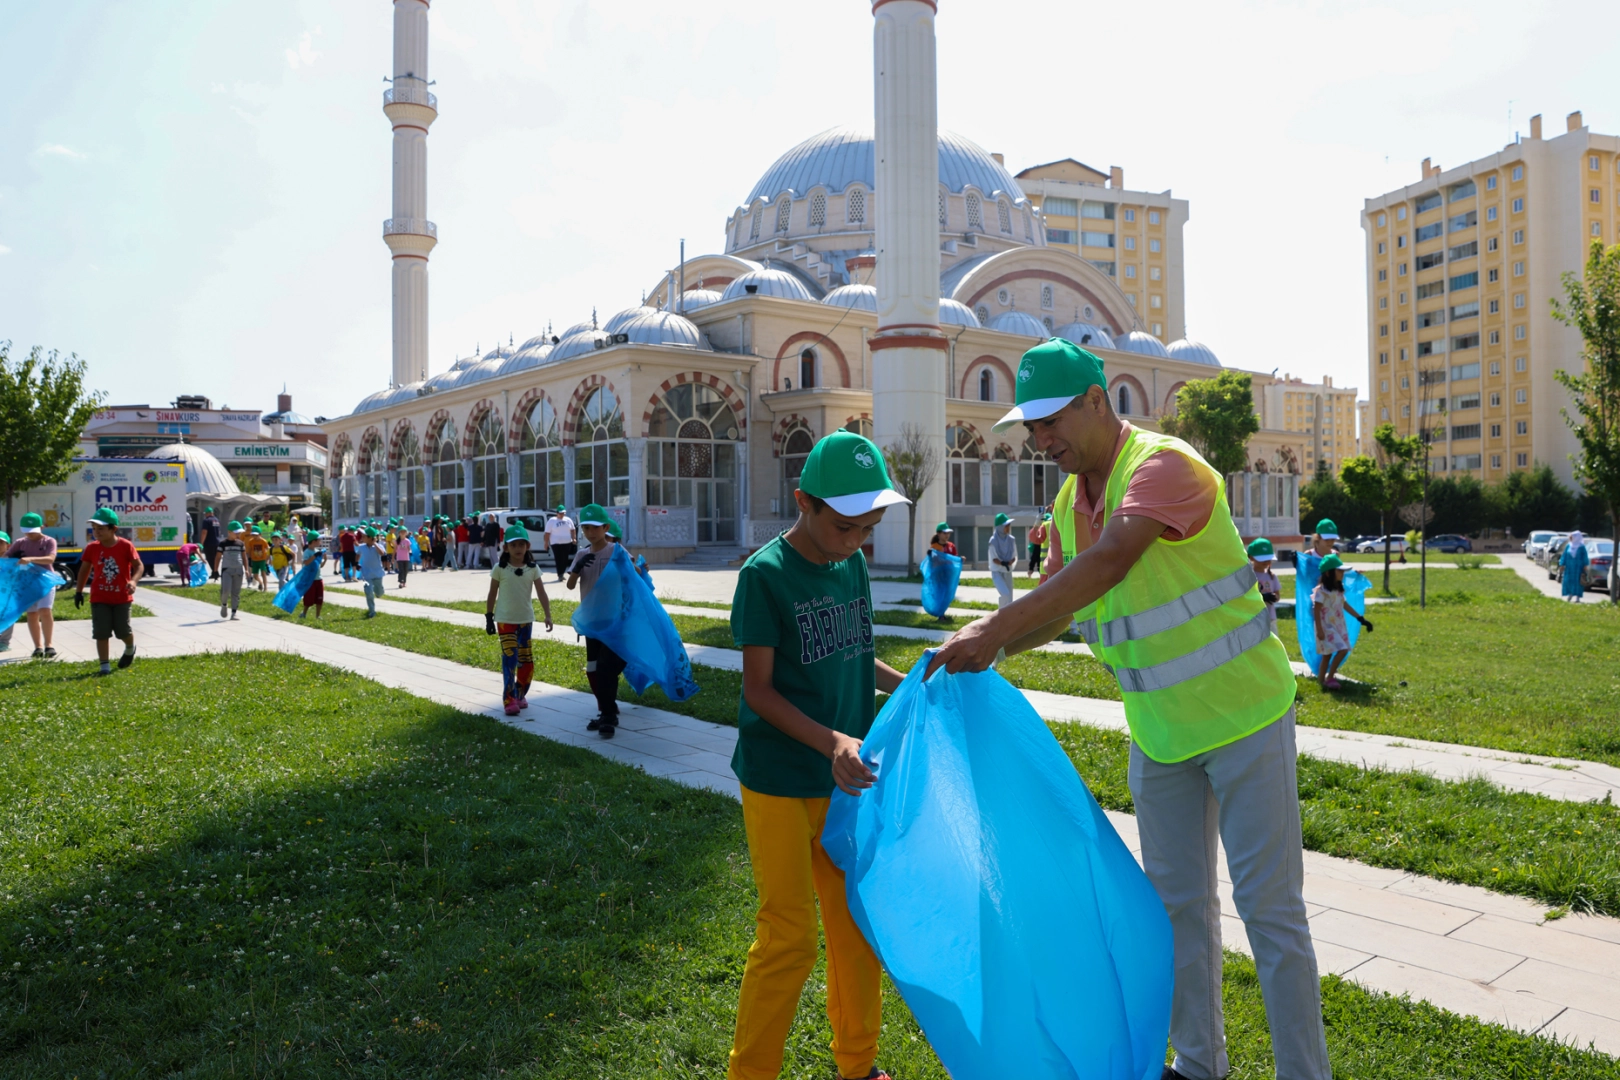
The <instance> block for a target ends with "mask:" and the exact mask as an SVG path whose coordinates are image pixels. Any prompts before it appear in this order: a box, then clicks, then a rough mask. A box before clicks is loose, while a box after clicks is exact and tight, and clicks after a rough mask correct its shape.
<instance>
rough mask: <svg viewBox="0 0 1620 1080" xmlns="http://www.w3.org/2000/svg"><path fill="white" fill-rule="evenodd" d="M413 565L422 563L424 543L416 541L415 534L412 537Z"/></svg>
mask: <svg viewBox="0 0 1620 1080" xmlns="http://www.w3.org/2000/svg"><path fill="white" fill-rule="evenodd" d="M411 565H412V566H421V565H422V545H421V544H418V543H417V542H416V537H414V536H413V537H411Z"/></svg>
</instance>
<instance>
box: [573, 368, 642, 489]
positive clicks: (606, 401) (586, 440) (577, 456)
mask: <svg viewBox="0 0 1620 1080" xmlns="http://www.w3.org/2000/svg"><path fill="white" fill-rule="evenodd" d="M574 503H575V505H578V506H583V505H585V504H586V503H596V504H597V505H599V506H604V507H607V506H629V505H630V447H629V445H628V444H627V443H626V442H625V441H624V413H623V412H622V411H621V410H620V408H619V399H618V398H617V397H615V396H614V394H613V391H612V390H609V389H608V388H607V387H605V386H599V387H597V388H596V389H595V390H594V391H592V392H591V396H590V397H589V398H587V399H586V401H585V408H583V409H582V410H580V415H579V428H578V434H577V435H576V436H575V438H574Z"/></svg>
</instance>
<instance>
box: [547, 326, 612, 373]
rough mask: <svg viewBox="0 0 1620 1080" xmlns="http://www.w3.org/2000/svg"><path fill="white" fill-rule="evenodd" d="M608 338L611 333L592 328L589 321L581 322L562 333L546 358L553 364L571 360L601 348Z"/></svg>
mask: <svg viewBox="0 0 1620 1080" xmlns="http://www.w3.org/2000/svg"><path fill="white" fill-rule="evenodd" d="M609 340H611V335H609V334H608V332H607V331H606V330H593V329H591V326H590V324H589V323H581V324H580V325H578V326H575V327H571V328H570V329H569V331H568V333H566V334H564V335H562V338H561V339H560V340H559V341H558V342H557V344H556V346H555V347H554V348H553V349H552V350H551V356H550V357H549V358H548V359H549V360H550V361H551V363H553V364H560V363H562V362H563V361H564V360H572V359H573V358H574V357H576V356H584V355H585V354H586V353H590V352H595V351H596V350H597V349H600V348H603V347H604V346H605V345H606V343H607V342H608V341H609Z"/></svg>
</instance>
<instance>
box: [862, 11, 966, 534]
mask: <svg viewBox="0 0 1620 1080" xmlns="http://www.w3.org/2000/svg"><path fill="white" fill-rule="evenodd" d="M936 9H937V5H936V4H935V2H934V0H873V3H872V17H873V20H874V23H875V25H874V27H873V33H872V59H873V76H874V79H875V86H874V95H873V96H874V103H875V106H876V117H875V123H874V125H873V129H874V134H875V138H876V159H877V160H876V176H875V185H874V188H875V190H874V192H873V194H874V195H875V196H876V199H875V201H876V209H875V213H876V222H875V231H876V239H875V241H874V247H875V248H876V249H877V267H876V270H875V274H876V279H877V280H876V284H877V304H878V328H877V332H876V333H875V334H874V335H873V336H872V338H871V342H870V347H871V350H872V432H873V436H874V438H875V439H876V441H877V444H878V445H879V446H888V445H889V444H891V443H893V442H895V441H896V440H898V439H899V438H900V435H901V430H902V428H903V427H904V426H905V425H908V424H909V425H914V426H915V427H917V428H918V429H920V430H921V431H923V432H924V433H926V435H927V436H928V438H929V439H930V440H931V441H932V442H933V443H934V445H935V449H936V452H937V453H938V454H939V457H940V469H939V474H938V476H937V478H936V479H935V481H934V483H933V485H932V486H931V487H930V488H929V489H928V491H927V492H926V493H925V494H924V495H923V497H922V498H921V499H920V500H918V504H917V523H918V524H917V534H918V535H917V538H918V541H919V544H921V543H923V542H924V541H925V540H926V538H927V536H928V535H929V534H930V531H931V530H932V528H933V525H934V522H936V521H939V520H941V519H942V518H944V516H945V485H946V466H945V462H944V457H945V381H946V360H945V358H946V353H947V350H948V347H949V346H948V344H947V342H946V340H945V334H944V331H942V330H941V329H940V327H939V217H938V200H939V194H938V193H939V116H938V105H937V101H936V86H935V83H936V79H935V70H934V12H935V11H936ZM903 509H904V508H903V507H899V508H896V509H895V510H891V511H890V512H889V514H888V515H887V516H886V517H885V519H884V521H883V524H882V525H881V526H880V527H879V528H878V530H877V533H876V535H875V543H874V556H875V558H874V561H875V562H877V563H879V564H881V565H887V566H904V565H905V564H906V563H907V561H908V558H907V555H908V553H907V551H906V544H907V529H906V514H905V513H902V512H900V511H901V510H903Z"/></svg>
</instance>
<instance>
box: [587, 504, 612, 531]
mask: <svg viewBox="0 0 1620 1080" xmlns="http://www.w3.org/2000/svg"><path fill="white" fill-rule="evenodd" d="M579 523H580V524H581V525H601V526H603V527H604V528H606V527H607V526H609V525H612V524H613V515H612V514H610V513H608V512H607V511H606V510H604V509H602V507H601V506H600V505H598V504H597V503H586V504H585V505H584V506H582V507H580V508H579Z"/></svg>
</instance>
